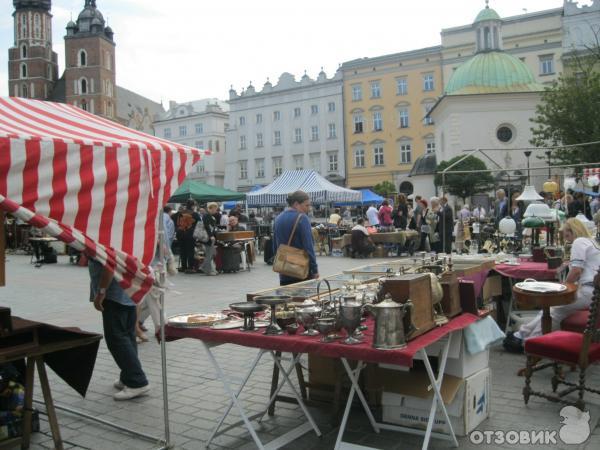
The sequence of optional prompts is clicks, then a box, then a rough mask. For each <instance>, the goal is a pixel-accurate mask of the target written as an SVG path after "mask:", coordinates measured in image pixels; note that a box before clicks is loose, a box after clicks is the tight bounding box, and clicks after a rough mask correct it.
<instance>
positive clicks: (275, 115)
mask: <svg viewBox="0 0 600 450" xmlns="http://www.w3.org/2000/svg"><path fill="white" fill-rule="evenodd" d="M278 120H281V112H280V111H273V122H277V121H278Z"/></svg>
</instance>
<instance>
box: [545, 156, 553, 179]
mask: <svg viewBox="0 0 600 450" xmlns="http://www.w3.org/2000/svg"><path fill="white" fill-rule="evenodd" d="M551 157H552V150H548V151H547V152H546V158H548V179H549V180H551V179H552V169H551V162H550V158H551Z"/></svg>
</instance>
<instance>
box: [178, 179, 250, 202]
mask: <svg viewBox="0 0 600 450" xmlns="http://www.w3.org/2000/svg"><path fill="white" fill-rule="evenodd" d="M190 198H192V199H194V200H196V201H197V202H200V203H205V202H225V201H228V200H244V199H245V198H246V194H244V193H243V192H236V191H230V190H229V189H225V188H222V187H218V186H211V185H210V184H206V183H202V182H200V181H192V180H185V181H184V182H183V183H182V184H181V186H179V188H177V190H176V191H175V193H174V194H173V195H172V196H171V198H170V199H169V203H185V201H186V200H188V199H190Z"/></svg>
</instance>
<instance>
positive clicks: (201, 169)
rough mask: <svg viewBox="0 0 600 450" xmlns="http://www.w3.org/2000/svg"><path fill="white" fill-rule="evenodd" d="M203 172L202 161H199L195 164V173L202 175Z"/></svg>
mask: <svg viewBox="0 0 600 450" xmlns="http://www.w3.org/2000/svg"><path fill="white" fill-rule="evenodd" d="M204 170H205V167H204V161H200V162H199V163H198V164H196V173H200V174H203V173H204Z"/></svg>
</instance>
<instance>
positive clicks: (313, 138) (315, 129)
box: [310, 125, 319, 141]
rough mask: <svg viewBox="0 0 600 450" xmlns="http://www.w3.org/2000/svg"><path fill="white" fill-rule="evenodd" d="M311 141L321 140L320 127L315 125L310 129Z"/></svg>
mask: <svg viewBox="0 0 600 450" xmlns="http://www.w3.org/2000/svg"><path fill="white" fill-rule="evenodd" d="M310 140H311V141H318V140H319V127H318V126H316V125H313V126H312V127H310Z"/></svg>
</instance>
